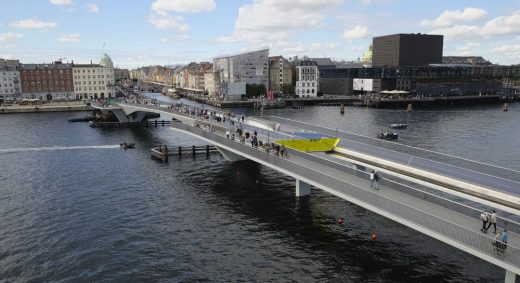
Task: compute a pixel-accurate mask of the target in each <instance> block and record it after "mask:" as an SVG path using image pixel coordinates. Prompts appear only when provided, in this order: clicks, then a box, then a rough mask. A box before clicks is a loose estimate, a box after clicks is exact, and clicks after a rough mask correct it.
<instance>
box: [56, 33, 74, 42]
mask: <svg viewBox="0 0 520 283" xmlns="http://www.w3.org/2000/svg"><path fill="white" fill-rule="evenodd" d="M58 41H59V42H77V41H79V34H77V33H73V34H67V35H63V36H61V37H60V38H58Z"/></svg>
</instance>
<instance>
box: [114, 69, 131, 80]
mask: <svg viewBox="0 0 520 283" xmlns="http://www.w3.org/2000/svg"><path fill="white" fill-rule="evenodd" d="M114 78H115V80H116V81H120V80H129V79H130V71H129V70H128V69H120V68H114Z"/></svg>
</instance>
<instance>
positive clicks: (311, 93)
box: [296, 60, 334, 97]
mask: <svg viewBox="0 0 520 283" xmlns="http://www.w3.org/2000/svg"><path fill="white" fill-rule="evenodd" d="M296 68H297V73H298V78H297V81H296V95H297V96H299V97H316V96H318V86H319V78H320V72H319V69H318V63H316V62H315V61H311V60H305V61H300V64H299V65H298V67H296ZM330 70H334V69H330Z"/></svg>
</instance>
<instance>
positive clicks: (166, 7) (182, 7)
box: [151, 0, 216, 13]
mask: <svg viewBox="0 0 520 283" xmlns="http://www.w3.org/2000/svg"><path fill="white" fill-rule="evenodd" d="M215 7H216V5H215V2H214V1H213V0H156V1H155V2H153V3H152V7H151V9H152V11H155V12H179V13H183V12H190V13H199V12H209V11H211V10H213V9H215Z"/></svg>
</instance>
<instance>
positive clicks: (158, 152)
mask: <svg viewBox="0 0 520 283" xmlns="http://www.w3.org/2000/svg"><path fill="white" fill-rule="evenodd" d="M212 152H217V148H216V147H215V146H214V145H192V146H169V145H160V146H158V147H154V148H152V149H151V154H152V158H156V159H159V160H161V161H163V162H168V156H172V155H177V156H178V157H182V156H183V155H191V156H193V157H195V156H196V155H197V154H201V153H203V154H204V153H205V154H206V156H209V154H210V153H212Z"/></svg>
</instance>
